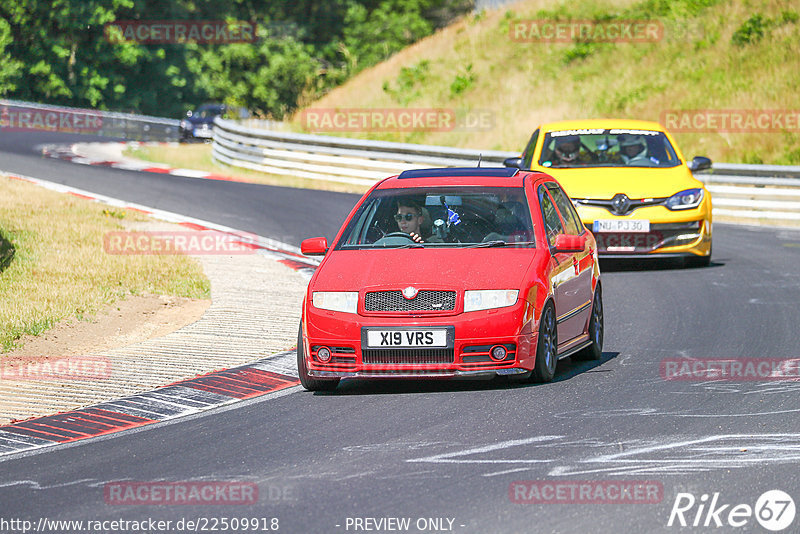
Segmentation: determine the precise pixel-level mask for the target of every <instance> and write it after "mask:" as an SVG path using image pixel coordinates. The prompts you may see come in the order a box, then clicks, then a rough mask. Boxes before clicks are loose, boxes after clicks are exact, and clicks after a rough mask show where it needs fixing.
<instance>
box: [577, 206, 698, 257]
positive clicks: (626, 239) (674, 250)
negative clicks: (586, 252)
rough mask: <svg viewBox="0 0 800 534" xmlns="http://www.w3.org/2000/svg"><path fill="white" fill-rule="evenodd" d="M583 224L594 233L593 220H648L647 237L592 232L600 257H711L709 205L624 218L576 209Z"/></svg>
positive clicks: (659, 209) (650, 211)
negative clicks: (648, 229)
mask: <svg viewBox="0 0 800 534" xmlns="http://www.w3.org/2000/svg"><path fill="white" fill-rule="evenodd" d="M578 213H579V214H580V216H581V220H582V221H583V224H584V225H585V226H586V227H587V228H588V229H589V230H590V231H593V226H594V221H596V220H609V219H621V220H630V219H635V220H648V221H649V222H650V231H649V232H647V233H605V232H594V231H593V233H594V236H595V238H596V240H597V252H598V254H600V255H601V256H603V257H641V256H646V255H658V256H660V257H666V256H670V257H677V256H686V257H691V256H700V257H707V256H710V255H711V237H712V235H711V202H710V201H709V200H708V199H706V200H705V201H704V202H703V203H701V205H700V206H698V207H697V208H694V209H688V210H677V211H671V210H669V209H667V208H666V207H665V206H651V207H643V208H639V209H637V210H635V211H633V212H632V213H629V214H627V215H622V216H620V215H614V214H612V213H611V212H609V211H608V210H607V209H605V208H602V207H597V206H582V205H580V204H579V205H578Z"/></svg>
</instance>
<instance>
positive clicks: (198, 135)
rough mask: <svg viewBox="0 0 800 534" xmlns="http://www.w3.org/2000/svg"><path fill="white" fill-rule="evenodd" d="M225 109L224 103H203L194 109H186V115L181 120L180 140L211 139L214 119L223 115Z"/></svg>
mask: <svg viewBox="0 0 800 534" xmlns="http://www.w3.org/2000/svg"><path fill="white" fill-rule="evenodd" d="M227 110H228V108H227V106H225V104H203V105H202V106H200V107H199V108H197V109H196V110H194V111H187V112H186V117H185V118H184V119H182V120H181V126H180V135H181V137H180V139H181V141H189V140H192V139H211V137H212V136H213V133H212V129H213V128H214V119H215V118H216V117H218V116H219V115H224V114H225V112H226V111H227Z"/></svg>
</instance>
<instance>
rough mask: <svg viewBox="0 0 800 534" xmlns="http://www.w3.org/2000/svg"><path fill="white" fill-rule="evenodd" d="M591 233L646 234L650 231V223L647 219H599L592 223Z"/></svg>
mask: <svg viewBox="0 0 800 534" xmlns="http://www.w3.org/2000/svg"><path fill="white" fill-rule="evenodd" d="M592 231H593V232H613V233H623V232H631V233H647V232H649V231H650V221H648V220H647V219H599V220H596V221H594V225H593V226H592Z"/></svg>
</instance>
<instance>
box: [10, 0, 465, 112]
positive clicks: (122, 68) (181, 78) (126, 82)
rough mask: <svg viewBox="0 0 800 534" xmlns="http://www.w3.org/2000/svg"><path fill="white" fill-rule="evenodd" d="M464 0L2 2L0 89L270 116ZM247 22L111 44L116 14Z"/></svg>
mask: <svg viewBox="0 0 800 534" xmlns="http://www.w3.org/2000/svg"><path fill="white" fill-rule="evenodd" d="M470 2H471V0H457V1H455V2H454V1H452V0H326V1H324V2H322V1H319V0H271V1H270V2H261V1H259V0H177V1H172V2H163V1H160V0H51V1H50V2H43V1H41V0H5V1H4V2H2V3H0V54H2V57H3V58H4V60H3V61H2V62H0V96H3V97H7V98H15V99H19V100H30V101H35V102H45V103H51V104H60V105H71V106H78V107H91V108H97V109H107V110H119V111H132V112H137V113H145V114H151V115H161V116H176V115H178V114H181V113H183V112H184V111H186V110H187V109H190V108H192V107H194V106H196V105H197V104H198V103H200V102H202V101H206V100H215V101H224V102H226V103H228V104H230V105H235V106H243V107H246V108H248V109H250V110H251V111H252V112H254V113H255V114H258V115H262V116H271V117H276V118H281V117H283V116H284V115H285V114H286V113H290V112H292V111H293V110H294V109H296V108H297V106H298V105H299V104H300V103H301V102H302V99H303V98H304V97H305V96H311V97H313V96H316V95H319V94H320V93H322V92H324V91H326V90H328V89H330V88H331V87H333V86H335V85H337V84H340V83H341V82H342V81H344V80H346V79H347V78H348V77H349V76H352V75H353V74H355V73H356V72H358V71H359V70H361V69H363V68H365V67H368V66H370V65H373V64H375V63H377V62H379V61H382V60H384V59H386V58H387V57H389V56H390V55H391V54H393V53H395V52H397V51H398V50H400V49H402V48H403V47H405V46H407V45H408V44H410V43H413V42H415V41H416V40H418V39H420V38H422V37H424V36H426V35H428V34H430V33H431V32H432V31H434V29H435V28H437V27H440V26H441V25H443V24H445V23H446V22H448V21H449V20H452V19H453V18H454V17H456V16H458V15H460V14H462V13H464V12H466V11H467V10H468V9H469V8H470V7H471V3H470ZM130 20H136V21H159V20H227V21H254V22H257V24H258V36H259V39H258V40H257V41H256V42H253V43H230V44H199V43H183V44H142V43H136V42H117V41H115V40H113V39H109V38H108V37H107V35H106V33H105V32H104V27H105V25H106V24H108V23H112V22H115V21H130Z"/></svg>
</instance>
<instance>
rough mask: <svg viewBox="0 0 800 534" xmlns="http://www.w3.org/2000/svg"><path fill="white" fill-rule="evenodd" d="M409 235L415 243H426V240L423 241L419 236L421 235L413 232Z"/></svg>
mask: <svg viewBox="0 0 800 534" xmlns="http://www.w3.org/2000/svg"><path fill="white" fill-rule="evenodd" d="M408 235H409V237H410V238H411V239H412V240H413V241H414V243H424V242H425V240H424V239H422V236H421V235H419V234H415V233H414V232H411V233H409V234H408Z"/></svg>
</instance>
